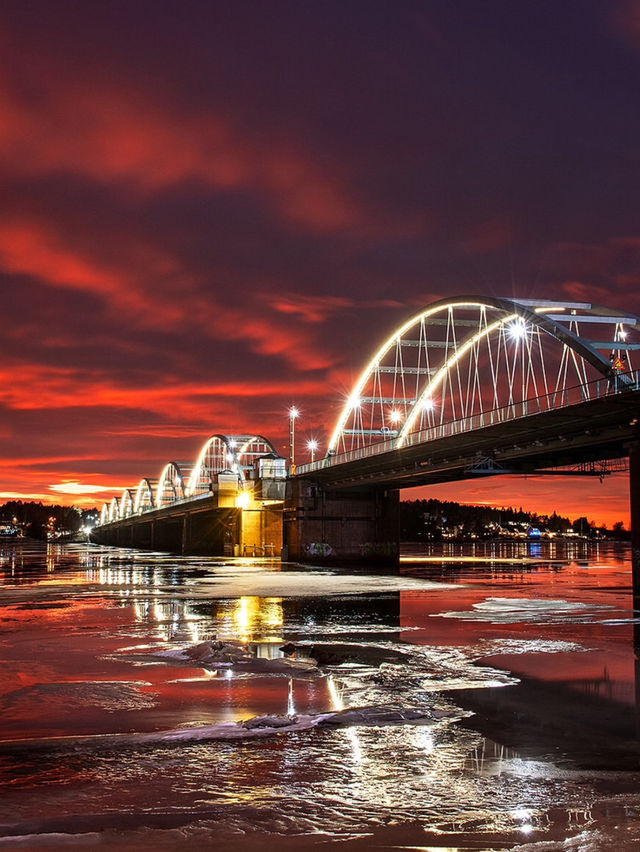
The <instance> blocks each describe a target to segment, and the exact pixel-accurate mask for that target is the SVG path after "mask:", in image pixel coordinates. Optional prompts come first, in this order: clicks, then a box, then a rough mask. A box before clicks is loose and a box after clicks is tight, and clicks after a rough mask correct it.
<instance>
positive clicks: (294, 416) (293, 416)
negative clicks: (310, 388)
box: [289, 405, 300, 420]
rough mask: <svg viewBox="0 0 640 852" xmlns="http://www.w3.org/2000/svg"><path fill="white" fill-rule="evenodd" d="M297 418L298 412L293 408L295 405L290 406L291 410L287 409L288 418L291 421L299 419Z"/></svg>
mask: <svg viewBox="0 0 640 852" xmlns="http://www.w3.org/2000/svg"><path fill="white" fill-rule="evenodd" d="M299 416H300V412H299V411H298V409H297V408H296V407H295V405H292V406H291V408H290V409H289V417H290V418H291V419H292V420H295V419H296V417H299Z"/></svg>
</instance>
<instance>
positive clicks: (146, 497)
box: [100, 434, 278, 524]
mask: <svg viewBox="0 0 640 852" xmlns="http://www.w3.org/2000/svg"><path fill="white" fill-rule="evenodd" d="M277 455H278V453H277V451H276V449H275V448H274V446H273V444H271V442H270V441H268V440H267V439H266V438H264V437H263V436H262V435H222V434H216V435H212V436H211V437H209V438H208V439H207V440H206V441H205V443H204V444H203V445H202V447H201V449H200V452H199V454H198V457H197V459H196V461H195V462H194V463H182V462H181V463H178V462H175V461H172V462H168V463H167V464H166V465H165V466H164V468H163V469H162V471H161V473H160V476H159V478H158V479H157V480H156V479H150V478H147V477H145V478H143V479H141V480H140V482H139V483H138V485H137V487H136V488H125V489H124V491H123V492H122V496H121V497H120V499H118V498H117V497H114V498H113V499H112V500H111V502H110V503H106V504H105V505H104V506H103V508H102V512H101V515H100V524H107V523H113V522H114V521H117V520H121V519H123V518H127V517H130V516H131V515H137V514H141V513H143V512H148V511H151V510H152V509H162V508H163V507H165V506H169V505H171V504H172V503H175V502H178V501H181V500H187V499H191V498H194V497H201V496H203V495H206V494H209V493H211V491H212V490H213V489H214V488H215V485H216V483H217V482H218V477H219V476H220V475H221V474H228V475H230V476H235V477H236V478H237V482H238V485H239V486H240V487H242V485H243V484H244V483H245V482H246V481H247V479H248V478H249V476H250V471H251V470H252V469H253V468H254V465H255V463H256V462H257V460H258V459H259V458H262V457H264V456H277Z"/></svg>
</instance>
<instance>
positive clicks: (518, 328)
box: [507, 317, 527, 340]
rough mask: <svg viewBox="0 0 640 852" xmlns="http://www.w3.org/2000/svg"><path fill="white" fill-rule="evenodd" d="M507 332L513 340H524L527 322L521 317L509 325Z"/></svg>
mask: <svg viewBox="0 0 640 852" xmlns="http://www.w3.org/2000/svg"><path fill="white" fill-rule="evenodd" d="M507 333H508V335H509V337H510V338H511V339H512V340H522V339H523V337H526V335H527V324H526V322H525V321H524V320H523V319H522V317H519V318H518V319H517V320H514V322H511V323H509V325H508V326H507Z"/></svg>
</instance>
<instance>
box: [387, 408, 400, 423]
mask: <svg viewBox="0 0 640 852" xmlns="http://www.w3.org/2000/svg"><path fill="white" fill-rule="evenodd" d="M389 420H390V421H391V422H392V423H399V422H400V421H401V420H402V414H401V413H400V412H399V411H398V410H397V409H396V408H394V409H393V411H392V412H390V414H389Z"/></svg>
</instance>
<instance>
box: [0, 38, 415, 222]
mask: <svg viewBox="0 0 640 852" xmlns="http://www.w3.org/2000/svg"><path fill="white" fill-rule="evenodd" d="M5 46H6V45H5ZM12 53H13V56H14V59H15V62H16V67H17V68H20V73H21V78H22V80H21V84H20V85H15V86H13V87H12V86H11V82H10V80H9V78H8V77H5V79H4V82H3V83H2V84H0V162H2V163H3V164H4V166H5V168H7V169H8V170H10V171H11V173H13V174H21V175H29V176H34V175H35V176H38V175H47V174H56V173H60V172H70V173H73V174H77V175H82V176H86V177H89V178H91V179H92V180H94V181H97V182H100V183H105V182H117V183H120V184H121V185H122V186H123V187H125V186H126V187H127V189H128V190H129V191H131V190H132V189H134V190H135V189H137V191H138V192H142V193H145V192H157V191H161V190H164V189H166V188H167V187H169V186H172V185H174V184H176V183H178V182H180V181H185V180H192V179H197V180H201V181H204V182H205V183H206V184H207V185H209V186H210V187H212V188H214V189H219V190H224V191H228V190H243V191H245V190H249V191H253V192H255V193H257V194H258V195H259V196H261V197H262V198H263V199H264V200H265V201H266V202H267V203H268V205H269V206H270V207H271V208H272V209H273V210H275V211H276V212H277V213H278V214H279V215H280V216H281V217H282V218H284V219H285V220H287V221H289V222H291V223H295V224H298V225H300V226H303V227H304V228H307V229H310V230H312V231H315V232H320V233H325V232H333V231H342V230H343V229H345V228H346V229H352V230H353V231H354V232H356V233H363V234H379V233H381V232H382V230H383V229H384V228H386V227H389V225H390V223H389V222H382V221H381V220H380V214H378V213H375V212H371V211H369V210H367V209H366V208H365V207H364V206H363V204H362V203H360V202H359V201H358V200H357V199H356V198H355V196H354V193H353V191H352V190H351V189H350V187H349V183H348V179H347V177H346V176H345V175H344V174H342V173H341V169H340V168H339V167H338V166H337V165H336V164H332V165H331V166H327V165H326V164H324V163H320V162H319V161H317V160H314V159H313V158H312V157H311V156H309V155H308V154H306V153H303V152H302V150H301V149H299V148H297V147H296V146H295V145H294V144H293V143H291V142H289V141H286V142H285V141H284V140H283V139H278V138H264V137H258V136H257V135H253V136H251V135H249V134H247V132H246V130H245V129H240V128H238V127H236V126H235V124H234V121H233V120H232V119H231V118H230V117H229V116H228V115H222V114H216V113H214V112H213V111H211V110H210V111H209V112H207V113H206V114H196V113H194V112H193V111H190V110H189V109H186V108H184V107H183V106H181V104H180V103H178V102H177V99H176V98H175V97H172V93H171V92H168V91H164V92H163V101H162V103H161V104H159V103H157V102H156V95H155V92H154V91H152V92H150V91H147V90H145V89H144V88H143V87H141V86H140V85H139V84H136V81H134V80H130V81H129V82H128V86H127V87H126V88H124V87H120V88H118V87H117V86H116V85H113V84H110V83H109V82H106V81H104V80H102V79H81V78H76V79H74V80H73V81H71V80H69V79H67V78H61V76H60V74H59V69H55V72H52V76H51V77H49V76H47V77H45V76H44V75H43V74H42V68H41V67H39V68H38V71H37V72H32V71H31V69H30V68H29V66H28V63H26V62H25V61H24V59H22V61H21V57H20V50H19V48H18V49H16V48H14V49H13V50H12ZM26 81H28V85H30V86H32V87H33V90H34V91H37V93H38V97H37V98H34V99H31V100H27V99H24V98H23V97H22V91H23V89H22V88H21V86H22V85H26V84H27V83H26ZM412 227H413V228H415V223H414V225H413V226H412Z"/></svg>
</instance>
